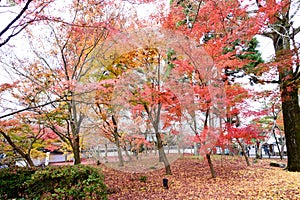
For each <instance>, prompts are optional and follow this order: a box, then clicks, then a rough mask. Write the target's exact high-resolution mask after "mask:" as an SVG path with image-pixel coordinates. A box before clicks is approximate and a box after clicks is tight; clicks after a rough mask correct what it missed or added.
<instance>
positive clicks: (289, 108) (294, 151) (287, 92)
mask: <svg viewBox="0 0 300 200" xmlns="http://www.w3.org/2000/svg"><path fill="white" fill-rule="evenodd" d="M281 98H282V112H283V123H284V132H285V138H286V147H287V156H288V162H287V164H288V165H287V169H288V171H297V172H300V109H299V104H298V102H299V99H298V88H297V86H296V85H293V86H282V87H281Z"/></svg>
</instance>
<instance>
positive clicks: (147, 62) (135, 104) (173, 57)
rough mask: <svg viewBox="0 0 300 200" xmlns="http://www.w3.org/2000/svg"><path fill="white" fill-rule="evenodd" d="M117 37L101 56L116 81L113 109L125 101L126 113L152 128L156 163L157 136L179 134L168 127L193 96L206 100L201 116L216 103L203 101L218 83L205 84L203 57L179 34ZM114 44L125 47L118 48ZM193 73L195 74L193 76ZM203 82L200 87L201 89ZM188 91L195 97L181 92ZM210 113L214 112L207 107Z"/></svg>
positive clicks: (147, 31)
mask: <svg viewBox="0 0 300 200" xmlns="http://www.w3.org/2000/svg"><path fill="white" fill-rule="evenodd" d="M170 33H171V32H170ZM157 34H159V36H158V35H157ZM118 37H119V38H115V39H114V40H112V42H109V43H108V44H109V45H110V46H109V47H110V48H111V49H110V50H109V51H106V52H105V58H107V57H109V58H110V59H111V60H113V61H110V62H108V64H107V59H103V62H102V65H103V66H108V67H106V69H107V71H108V72H110V74H114V75H115V76H120V80H118V82H117V84H118V85H117V87H116V88H117V89H118V88H119V90H120V91H118V90H116V91H118V92H117V93H116V94H115V96H116V97H117V98H118V97H120V98H121V100H118V102H120V103H119V104H118V105H121V106H124V105H125V104H124V102H129V103H130V104H129V105H128V108H129V109H130V108H131V109H132V111H133V116H134V117H144V118H146V120H148V121H149V123H150V124H152V128H153V131H154V133H155V135H156V139H157V145H159V146H157V147H158V150H159V151H160V153H159V154H160V156H161V157H160V158H161V160H164V159H165V158H163V157H164V150H163V148H162V147H163V145H162V139H161V135H160V134H161V131H162V130H164V129H165V130H167V131H169V130H168V129H170V132H174V133H179V134H182V133H181V132H180V131H178V130H176V126H174V125H175V124H176V123H181V116H182V110H184V111H185V110H186V107H188V105H189V103H190V102H193V101H194V100H193V99H194V98H196V95H199V96H198V98H199V99H202V101H209V103H207V105H206V109H205V108H202V109H203V110H205V111H206V110H207V109H208V108H209V107H213V105H214V103H215V102H216V99H217V98H216V99H214V98H212V99H213V100H211V101H210V100H209V96H211V97H214V96H216V94H218V91H219V90H220V88H219V84H218V83H217V82H214V80H212V79H210V74H213V72H212V71H213V70H214V69H213V67H212V66H211V62H210V59H209V57H207V55H206V54H205V52H204V51H202V49H201V48H198V47H197V46H194V43H193V42H192V41H189V40H187V39H186V38H183V37H181V36H180V34H177V35H176V34H171V35H170V34H169V32H166V31H164V30H159V29H158V28H157V29H143V30H139V31H132V32H129V34H128V33H127V34H122V33H121V34H120V35H119V36H118ZM161 37H166V39H165V40H163V39H162V38H161ZM149 38H151V39H149ZM118 40H120V41H121V43H122V44H126V45H121V46H120V43H118ZM169 41H170V42H169ZM174 41H176V42H175V43H174ZM111 52H112V53H111ZM197 58H201V59H197ZM111 63H112V64H111ZM193 71H196V75H195V76H194V77H192V73H193ZM185 72H186V73H185ZM210 72H211V73H210ZM119 74H121V75H119ZM185 79H187V80H188V81H185ZM193 81H194V82H193ZM195 81H197V82H198V83H199V85H200V86H199V87H200V88H197V87H194V89H192V88H193V87H192V85H193V84H194V83H195ZM209 81H210V83H211V84H209ZM203 82H206V85H205V86H204V84H203ZM184 85H185V86H184ZM194 85H195V84H194ZM211 85H214V86H211ZM188 87H190V89H191V91H193V92H195V94H196V95H191V94H188V92H187V91H184V90H183V88H188ZM201 87H204V88H205V89H201ZM214 87H215V88H214ZM204 90H205V91H206V97H205V96H203V97H202V96H201V95H204V94H205V92H203V91H204ZM209 90H210V91H209ZM201 91H202V92H201ZM208 91H209V92H208ZM214 92H215V93H214ZM200 96H201V97H200ZM124 98H125V99H124ZM115 101H116V100H115ZM199 104H201V103H199ZM182 105H183V106H184V107H183V108H182ZM203 106H204V105H203ZM217 107H218V106H217ZM220 107H221V106H220ZM190 109H194V112H195V111H197V110H198V109H199V108H195V107H194V108H192V107H191V108H190ZM195 109H196V110H195ZM217 109H219V108H216V110H217ZM212 112H215V111H214V109H213V108H212ZM219 112H220V111H219ZM173 128H175V130H174V131H173V130H172V129H173ZM204 138H205V136H204ZM211 141H213V140H211ZM211 141H210V140H209V139H207V140H206V144H207V145H203V149H205V148H207V147H208V146H209V145H211V144H210V142H211ZM215 141H216V139H215ZM164 162H165V167H166V173H170V168H169V163H168V161H167V160H166V159H165V161H164Z"/></svg>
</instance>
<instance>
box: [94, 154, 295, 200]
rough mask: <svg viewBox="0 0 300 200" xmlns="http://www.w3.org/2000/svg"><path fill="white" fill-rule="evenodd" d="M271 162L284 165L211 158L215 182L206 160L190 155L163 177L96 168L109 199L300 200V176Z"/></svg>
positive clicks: (155, 173) (161, 174)
mask: <svg viewBox="0 0 300 200" xmlns="http://www.w3.org/2000/svg"><path fill="white" fill-rule="evenodd" d="M141 162H145V161H143V160H140V161H139V164H140V165H141ZM271 162H276V163H283V164H286V160H282V161H281V160H279V159H258V160H255V159H251V166H249V167H247V166H246V162H245V160H244V159H243V157H240V156H235V157H233V156H213V163H214V167H215V171H216V173H217V178H215V179H212V178H211V173H210V169H209V167H208V164H207V162H206V160H205V159H199V158H195V157H191V156H186V157H181V158H178V159H177V160H175V161H174V162H172V163H171V169H172V175H165V171H164V168H161V169H157V170H152V171H151V170H145V173H137V172H135V171H132V172H128V171H127V172H126V171H124V170H123V171H122V170H120V169H122V168H112V167H111V166H110V167H109V166H108V165H103V164H101V165H99V166H100V167H101V170H102V173H103V174H104V175H105V183H106V184H107V186H108V191H109V193H110V194H109V199H121V200H126V199H128V200H134V199H137V200H147V199H149V200H150V199H151V200H156V199H160V200H161V199H163V200H176V199H178V200H185V199H300V173H297V172H288V171H286V170H284V169H283V168H279V167H271V166H270V163H271ZM140 165H139V167H140ZM164 178H166V179H168V185H169V188H168V189H165V188H164V187H163V179H164Z"/></svg>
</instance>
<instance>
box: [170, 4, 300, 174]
mask: <svg viewBox="0 0 300 200" xmlns="http://www.w3.org/2000/svg"><path fill="white" fill-rule="evenodd" d="M298 4H299V2H297V1H285V0H283V1H253V2H248V3H246V2H240V1H218V2H216V1H198V2H193V1H174V2H173V4H172V12H170V15H169V16H168V17H167V20H166V25H165V26H166V27H173V28H177V29H180V30H182V31H183V32H184V33H186V34H187V35H190V36H191V37H195V38H198V39H201V38H202V37H203V36H205V35H212V36H213V38H212V39H210V40H208V41H207V42H206V43H205V45H203V46H204V48H205V49H206V50H207V52H208V53H209V55H211V56H212V57H213V58H214V61H215V63H216V65H217V66H218V67H219V68H220V69H225V68H230V69H236V68H242V67H243V66H245V64H247V61H246V60H240V59H236V58H234V57H233V55H234V54H236V52H237V53H238V54H241V53H243V52H239V51H238V48H236V49H235V50H236V52H227V53H225V54H224V49H225V48H226V47H227V48H228V47H229V46H230V45H233V44H234V42H235V41H236V40H237V39H238V40H239V41H240V42H241V44H243V43H245V42H246V41H249V39H251V38H253V36H255V35H257V34H260V35H263V36H265V37H268V38H270V39H271V40H272V41H273V45H274V49H275V57H274V59H273V60H272V61H270V62H268V63H266V64H260V65H258V66H257V67H256V68H255V70H252V71H251V73H253V74H252V78H253V80H254V81H255V82H256V83H278V84H279V86H280V91H281V93H280V95H281V102H282V111H283V120H284V130H285V135H286V142H287V152H288V167H287V168H288V170H290V171H300V159H299V155H300V153H299V152H300V145H299V143H300V139H299V133H300V131H299V128H300V127H299V123H298V121H299V117H300V114H299V113H300V111H299V100H298V88H299V76H300V73H299V67H298V66H299V55H298V43H297V42H296V39H295V36H296V35H297V34H298V33H299V31H300V27H299V26H297V25H296V24H295V23H293V22H294V21H295V17H296V15H297V14H296V13H297V12H298V10H299V5H298ZM294 8H295V9H294ZM175 24H177V25H182V26H179V27H175ZM272 70H275V71H276V72H277V73H276V74H274V73H273V75H272V73H270V74H269V76H261V75H264V74H266V72H272ZM293 141H296V142H293Z"/></svg>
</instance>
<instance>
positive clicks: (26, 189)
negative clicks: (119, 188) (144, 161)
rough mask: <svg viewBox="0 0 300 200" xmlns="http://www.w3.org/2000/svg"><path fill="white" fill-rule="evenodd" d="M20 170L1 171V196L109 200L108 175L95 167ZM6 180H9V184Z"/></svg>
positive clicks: (4, 197)
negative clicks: (106, 181)
mask: <svg viewBox="0 0 300 200" xmlns="http://www.w3.org/2000/svg"><path fill="white" fill-rule="evenodd" d="M18 170H19V171H18V172H15V171H13V172H12V173H11V175H10V173H9V169H8V170H6V169H5V171H6V172H3V171H2V170H0V177H1V179H0V180H1V183H0V191H1V193H0V199H7V198H25V199H107V194H106V185H105V184H104V183H103V181H104V177H103V175H101V174H100V173H99V172H98V170H97V169H95V168H92V167H88V166H83V165H74V166H59V167H46V168H45V169H38V170H32V171H31V169H26V168H19V169H18ZM16 173H17V174H18V176H16V175H15V174H16ZM4 174H5V176H4ZM12 175H13V176H12ZM3 178H4V179H3ZM2 180H6V181H5V183H3V181H2ZM16 183H17V184H16ZM2 185H5V188H3V187H2Z"/></svg>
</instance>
